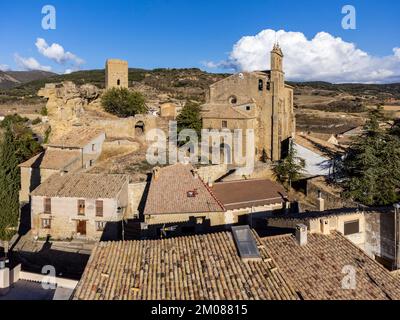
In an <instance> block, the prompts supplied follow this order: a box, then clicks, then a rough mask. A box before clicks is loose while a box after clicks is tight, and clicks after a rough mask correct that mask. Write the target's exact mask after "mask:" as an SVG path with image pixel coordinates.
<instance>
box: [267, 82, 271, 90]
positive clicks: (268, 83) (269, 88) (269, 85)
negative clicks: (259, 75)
mask: <svg viewBox="0 0 400 320" xmlns="http://www.w3.org/2000/svg"><path fill="white" fill-rule="evenodd" d="M267 90H268V91H269V90H271V82H267Z"/></svg>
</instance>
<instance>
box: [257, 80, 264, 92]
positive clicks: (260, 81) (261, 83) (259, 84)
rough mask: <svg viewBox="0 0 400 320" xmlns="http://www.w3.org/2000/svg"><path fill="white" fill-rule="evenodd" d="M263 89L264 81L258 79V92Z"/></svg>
mask: <svg viewBox="0 0 400 320" xmlns="http://www.w3.org/2000/svg"><path fill="white" fill-rule="evenodd" d="M263 88H264V81H262V80H261V79H260V80H258V91H263Z"/></svg>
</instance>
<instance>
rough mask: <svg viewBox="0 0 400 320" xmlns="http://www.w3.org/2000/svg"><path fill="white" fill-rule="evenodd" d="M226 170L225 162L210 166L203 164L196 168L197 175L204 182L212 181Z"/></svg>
mask: <svg viewBox="0 0 400 320" xmlns="http://www.w3.org/2000/svg"><path fill="white" fill-rule="evenodd" d="M227 172H228V166H227V164H224V163H223V164H216V165H210V166H204V167H200V168H198V169H197V173H198V174H199V177H200V178H201V179H202V180H203V181H204V182H205V183H208V182H209V181H211V182H214V181H215V180H217V179H219V178H221V177H222V176H223V175H225V174H226V173H227Z"/></svg>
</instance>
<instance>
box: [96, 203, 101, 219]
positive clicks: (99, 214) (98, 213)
mask: <svg viewBox="0 0 400 320" xmlns="http://www.w3.org/2000/svg"><path fill="white" fill-rule="evenodd" d="M102 216H103V200H96V217H102Z"/></svg>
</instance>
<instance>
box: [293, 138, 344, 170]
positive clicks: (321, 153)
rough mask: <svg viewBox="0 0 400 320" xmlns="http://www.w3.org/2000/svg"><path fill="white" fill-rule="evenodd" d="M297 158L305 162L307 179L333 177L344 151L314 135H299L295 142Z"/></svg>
mask: <svg viewBox="0 0 400 320" xmlns="http://www.w3.org/2000/svg"><path fill="white" fill-rule="evenodd" d="M293 142H294V143H293V147H294V149H295V150H296V153H297V156H298V157H299V158H302V159H304V160H305V168H304V170H303V174H304V175H305V176H306V177H315V176H331V175H333V174H334V173H335V169H336V163H337V161H338V160H339V159H341V157H342V156H343V154H344V151H345V150H344V149H343V148H342V147H340V146H337V145H336V144H333V143H330V142H328V141H325V140H322V139H319V138H317V137H315V136H313V135H308V134H297V135H296V138H295V139H294V141H293Z"/></svg>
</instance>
